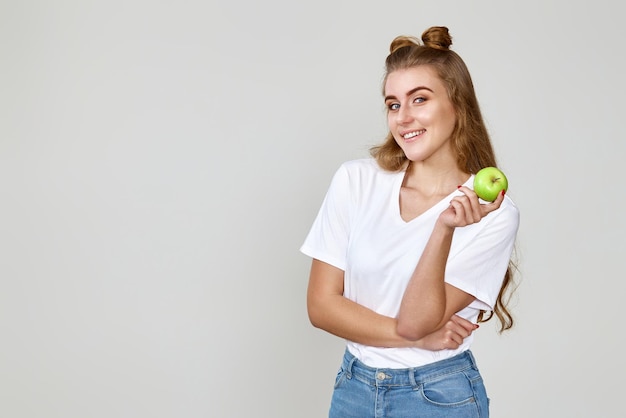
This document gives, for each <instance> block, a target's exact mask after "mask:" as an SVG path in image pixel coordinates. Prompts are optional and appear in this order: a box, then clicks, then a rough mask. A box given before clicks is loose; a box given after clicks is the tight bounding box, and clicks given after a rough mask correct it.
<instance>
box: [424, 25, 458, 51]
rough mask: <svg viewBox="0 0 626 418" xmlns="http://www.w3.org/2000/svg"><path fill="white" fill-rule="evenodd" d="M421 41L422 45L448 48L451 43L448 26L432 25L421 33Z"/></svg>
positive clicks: (442, 48)
mask: <svg viewBox="0 0 626 418" xmlns="http://www.w3.org/2000/svg"><path fill="white" fill-rule="evenodd" d="M422 42H424V46H427V47H430V48H435V49H441V50H448V49H450V46H451V45H452V36H450V33H449V32H448V28H447V27H445V26H432V27H430V28H428V29H426V30H425V31H424V33H422Z"/></svg>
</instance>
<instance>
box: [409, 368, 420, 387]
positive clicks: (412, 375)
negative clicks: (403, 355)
mask: <svg viewBox="0 0 626 418" xmlns="http://www.w3.org/2000/svg"><path fill="white" fill-rule="evenodd" d="M408 373H409V383H411V387H412V388H413V389H417V387H418V386H419V385H418V383H417V381H416V380H415V369H414V368H410V369H409V371H408Z"/></svg>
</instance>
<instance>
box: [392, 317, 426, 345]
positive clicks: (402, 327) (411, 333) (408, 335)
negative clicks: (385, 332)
mask: <svg viewBox="0 0 626 418" xmlns="http://www.w3.org/2000/svg"><path fill="white" fill-rule="evenodd" d="M396 332H397V333H398V335H399V336H400V337H402V338H404V339H405V340H409V341H417V340H419V339H421V338H423V337H424V335H422V333H420V332H418V330H417V329H416V328H415V327H412V326H408V325H407V324H405V323H404V322H400V321H398V325H397V326H396Z"/></svg>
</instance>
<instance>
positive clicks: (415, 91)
mask: <svg viewBox="0 0 626 418" xmlns="http://www.w3.org/2000/svg"><path fill="white" fill-rule="evenodd" d="M420 90H428V91H429V92H431V93H433V90H432V89H431V88H428V87H426V86H418V87H415V88H414V89H411V90H409V91H408V92H407V93H406V96H407V97H408V96H410V95H412V94H414V93H417V92H418V91H420ZM389 99H397V97H396V96H393V95H389V96H385V101H387V100H389Z"/></svg>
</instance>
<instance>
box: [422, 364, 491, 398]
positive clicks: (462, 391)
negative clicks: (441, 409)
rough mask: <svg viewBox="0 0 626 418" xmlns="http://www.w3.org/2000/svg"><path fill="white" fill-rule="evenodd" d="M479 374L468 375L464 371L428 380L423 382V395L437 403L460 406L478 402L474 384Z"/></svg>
mask: <svg viewBox="0 0 626 418" xmlns="http://www.w3.org/2000/svg"><path fill="white" fill-rule="evenodd" d="M480 379H482V378H481V377H480V375H478V376H468V375H467V374H466V373H465V372H464V371H459V372H456V373H451V374H447V375H443V376H440V377H438V378H435V379H431V380H428V381H426V382H424V383H423V384H422V395H423V396H424V398H425V399H426V400H427V401H428V402H430V403H432V404H435V405H440V406H460V405H464V404H467V403H473V402H476V399H475V398H474V384H475V383H476V382H475V381H476V380H480Z"/></svg>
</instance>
